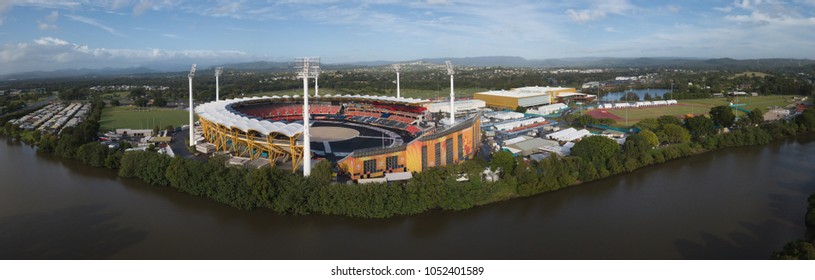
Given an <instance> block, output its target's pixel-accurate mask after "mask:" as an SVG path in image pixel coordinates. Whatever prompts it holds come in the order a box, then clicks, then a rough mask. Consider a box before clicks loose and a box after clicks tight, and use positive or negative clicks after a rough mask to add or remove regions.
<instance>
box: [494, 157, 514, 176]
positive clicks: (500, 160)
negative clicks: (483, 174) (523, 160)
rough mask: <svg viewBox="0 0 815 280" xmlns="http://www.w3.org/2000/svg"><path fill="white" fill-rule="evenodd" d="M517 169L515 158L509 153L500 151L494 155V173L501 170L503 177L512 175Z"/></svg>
mask: <svg viewBox="0 0 815 280" xmlns="http://www.w3.org/2000/svg"><path fill="white" fill-rule="evenodd" d="M514 167H515V157H513V156H512V153H510V152H508V151H499V152H497V153H494V154H493V155H492V161H491V162H490V169H492V171H497V170H501V176H502V177H503V176H504V175H505V174H512V172H513V170H514Z"/></svg>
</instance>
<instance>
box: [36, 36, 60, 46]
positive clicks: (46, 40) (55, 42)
mask: <svg viewBox="0 0 815 280" xmlns="http://www.w3.org/2000/svg"><path fill="white" fill-rule="evenodd" d="M34 43H36V44H37V45H43V46H64V45H68V42H67V41H65V40H62V39H59V38H54V37H42V38H39V39H36V40H34Z"/></svg>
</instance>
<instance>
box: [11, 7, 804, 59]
mask: <svg viewBox="0 0 815 280" xmlns="http://www.w3.org/2000/svg"><path fill="white" fill-rule="evenodd" d="M813 50H815V0H787V1H775V0H737V1H733V0H723V1H716V0H713V1H695V0H691V1H634V0H601V1H586V0H573V1H531V0H504V1H475V0H460V1H459V0H408V1H397V0H282V1H271V0H269V1H240V0H237V1H236V0H228V1H226V0H202V1H185V0H107V1H96V0H64V1H52V0H0V74H8V73H16V72H26V71H38V70H41V71H51V70H57V69H73V68H104V67H113V68H124V67H138V66H146V67H157V66H162V65H164V66H168V65H182V64H189V63H199V64H201V65H215V64H219V63H230V62H247V61H258V60H265V61H291V60H292V59H293V58H294V57H301V56H320V57H322V61H323V63H344V62H359V61H375V60H391V61H408V60H415V59H420V58H436V57H473V56H495V55H507V56H521V57H524V58H527V59H548V58H568V57H695V58H721V57H730V58H736V59H755V58H809V59H813V58H815V52H814V51H813Z"/></svg>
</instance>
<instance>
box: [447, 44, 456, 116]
mask: <svg viewBox="0 0 815 280" xmlns="http://www.w3.org/2000/svg"><path fill="white" fill-rule="evenodd" d="M444 65H445V66H447V74H448V75H450V126H453V125H454V124H455V123H456V105H455V102H456V95H455V93H454V91H453V75H454V74H455V69H453V63H452V62H450V61H449V60H448V61H445V62H444Z"/></svg>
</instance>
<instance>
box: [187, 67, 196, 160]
mask: <svg viewBox="0 0 815 280" xmlns="http://www.w3.org/2000/svg"><path fill="white" fill-rule="evenodd" d="M192 77H195V64H193V65H192V67H190V74H189V75H187V78H189V79H190V131H189V133H190V146H192V145H195V144H194V143H193V134H194V132H195V124H194V123H193V122H192Z"/></svg>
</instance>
